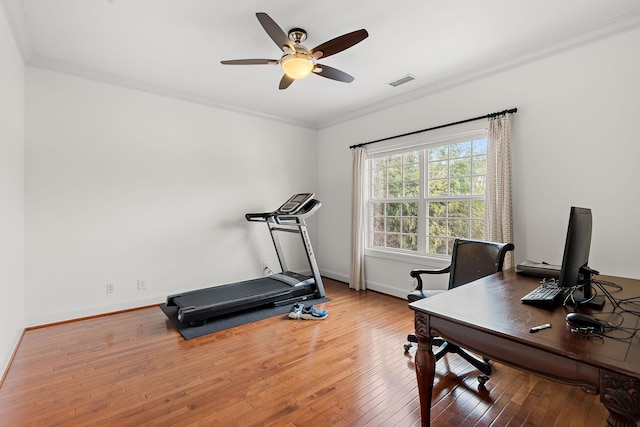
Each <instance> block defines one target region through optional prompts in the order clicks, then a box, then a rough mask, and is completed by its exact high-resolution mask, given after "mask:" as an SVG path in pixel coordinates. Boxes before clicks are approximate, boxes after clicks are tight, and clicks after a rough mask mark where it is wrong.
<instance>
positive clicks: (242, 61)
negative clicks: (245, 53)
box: [220, 59, 278, 65]
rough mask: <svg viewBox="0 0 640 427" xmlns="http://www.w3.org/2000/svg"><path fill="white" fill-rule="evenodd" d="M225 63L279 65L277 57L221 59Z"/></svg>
mask: <svg viewBox="0 0 640 427" xmlns="http://www.w3.org/2000/svg"><path fill="white" fill-rule="evenodd" d="M220 63H221V64H224V65H278V60H277V59H230V60H228V61H220Z"/></svg>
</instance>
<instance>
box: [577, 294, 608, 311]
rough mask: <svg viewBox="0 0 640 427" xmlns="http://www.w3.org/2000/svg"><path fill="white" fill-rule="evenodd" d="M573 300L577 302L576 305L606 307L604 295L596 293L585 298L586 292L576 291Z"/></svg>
mask: <svg viewBox="0 0 640 427" xmlns="http://www.w3.org/2000/svg"><path fill="white" fill-rule="evenodd" d="M592 292H593V291H592ZM573 300H574V301H575V302H576V305H580V306H582V307H592V308H602V307H604V296H602V295H596V296H594V297H589V298H585V296H584V292H582V291H574V292H573Z"/></svg>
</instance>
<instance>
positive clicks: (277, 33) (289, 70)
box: [220, 12, 369, 90]
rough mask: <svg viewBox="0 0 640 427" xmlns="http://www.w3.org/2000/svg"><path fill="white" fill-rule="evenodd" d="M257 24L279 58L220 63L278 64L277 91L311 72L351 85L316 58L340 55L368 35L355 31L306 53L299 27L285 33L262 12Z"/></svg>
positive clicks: (349, 78)
mask: <svg viewBox="0 0 640 427" xmlns="http://www.w3.org/2000/svg"><path fill="white" fill-rule="evenodd" d="M256 17H257V18H258V21H260V24H261V25H262V27H263V28H264V30H265V31H266V32H267V34H268V35H269V37H271V39H272V40H273V41H274V42H275V43H276V44H277V45H278V47H279V48H280V49H281V50H282V52H283V55H282V57H281V58H280V59H233V60H229V61H220V62H221V63H222V64H224V65H265V64H267V65H280V66H281V67H282V70H283V71H284V73H285V74H284V76H282V80H280V89H281V90H282V89H286V88H288V87H289V86H290V85H291V83H293V81H294V80H296V79H301V78H304V77H306V76H308V75H309V74H311V73H314V74H317V75H319V76H322V77H326V78H328V79H331V80H337V81H339V82H345V83H351V82H352V81H353V76H350V75H349V74H347V73H345V72H344V71H340V70H338V69H336V68H332V67H329V66H327V65H323V64H319V63H318V62H317V61H318V60H319V59H320V58H326V57H328V56H331V55H335V54H336V53H338V52H342V51H343V50H345V49H348V48H350V47H351V46H353V45H355V44H358V43H360V42H361V41H362V40H364V39H366V38H367V37H368V36H369V33H367V30H365V29H362V30H357V31H353V32H351V33H347V34H343V35H341V36H340V37H336V38H334V39H331V40H329V41H327V42H324V43H322V44H320V45H318V46H316V47H314V48H313V49H311V50H309V49H307V48H306V47H305V46H303V45H302V44H301V43H302V42H303V41H305V40H306V39H307V32H306V31H305V30H303V29H302V28H293V29H291V30H290V31H289V33H288V34H285V32H284V31H283V30H282V28H280V27H279V26H278V24H276V22H275V21H274V20H273V19H271V17H270V16H269V15H267V14H266V13H263V12H258V13H256Z"/></svg>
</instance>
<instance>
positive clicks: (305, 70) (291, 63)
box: [280, 53, 316, 79]
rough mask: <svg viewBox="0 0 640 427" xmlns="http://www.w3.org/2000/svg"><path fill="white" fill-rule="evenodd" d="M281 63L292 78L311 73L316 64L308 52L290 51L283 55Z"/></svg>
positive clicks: (302, 76) (299, 77)
mask: <svg viewBox="0 0 640 427" xmlns="http://www.w3.org/2000/svg"><path fill="white" fill-rule="evenodd" d="M280 65H281V66H282V69H283V70H284V72H285V74H286V75H287V76H289V77H291V78H292V79H301V78H304V77H307V76H308V75H309V74H311V72H312V71H313V67H315V65H316V64H315V63H314V60H313V58H311V57H310V56H309V55H307V54H304V53H290V54H287V55H284V56H283V57H282V59H281V60H280Z"/></svg>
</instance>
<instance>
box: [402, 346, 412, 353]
mask: <svg viewBox="0 0 640 427" xmlns="http://www.w3.org/2000/svg"><path fill="white" fill-rule="evenodd" d="M410 348H411V344H405V345H404V352H405V353H408V352H409V349H410Z"/></svg>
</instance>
